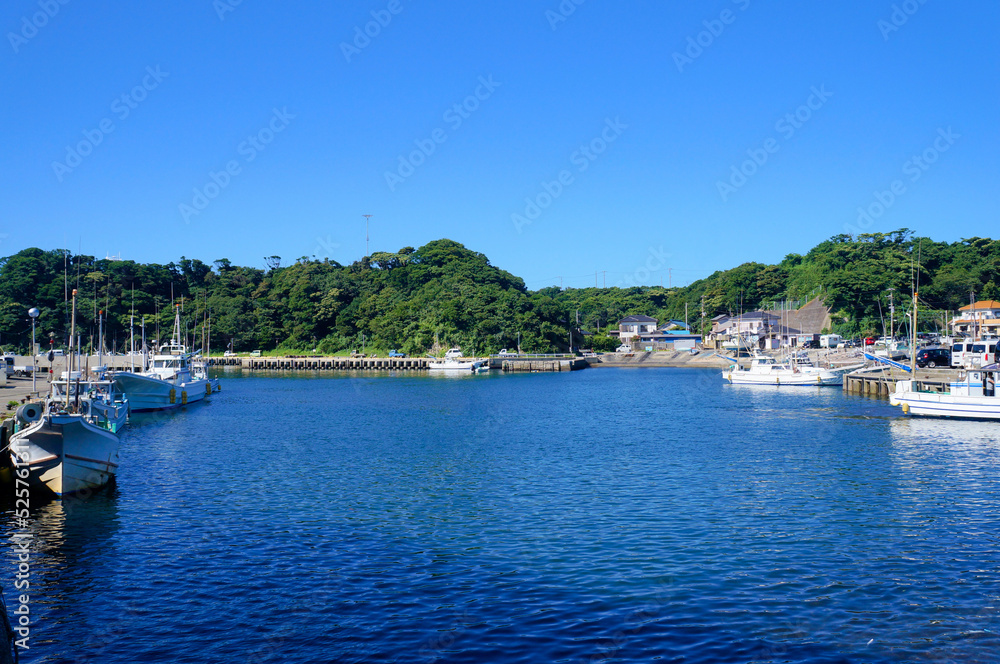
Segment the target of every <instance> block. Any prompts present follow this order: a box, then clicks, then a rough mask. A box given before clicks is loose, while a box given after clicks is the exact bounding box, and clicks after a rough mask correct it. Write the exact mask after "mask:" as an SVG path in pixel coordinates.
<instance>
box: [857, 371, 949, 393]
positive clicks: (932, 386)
mask: <svg viewBox="0 0 1000 664" xmlns="http://www.w3.org/2000/svg"><path fill="white" fill-rule="evenodd" d="M900 380H915V381H917V389H919V390H927V391H930V392H946V391H947V390H948V384H949V383H951V382H952V381H955V380H958V370H957V369H917V372H916V373H915V374H911V373H910V372H908V371H903V370H901V369H889V368H886V369H883V370H881V371H866V372H861V373H858V372H855V373H849V374H847V375H845V376H844V392H847V393H848V394H865V395H870V396H874V397H885V398H888V396H889V395H890V394H891V393H892V392H894V391H895V390H896V382H897V381H900Z"/></svg>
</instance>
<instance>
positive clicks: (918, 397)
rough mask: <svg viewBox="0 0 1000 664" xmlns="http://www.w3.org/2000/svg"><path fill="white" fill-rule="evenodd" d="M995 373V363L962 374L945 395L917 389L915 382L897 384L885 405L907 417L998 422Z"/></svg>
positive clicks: (999, 405) (997, 366)
mask: <svg viewBox="0 0 1000 664" xmlns="http://www.w3.org/2000/svg"><path fill="white" fill-rule="evenodd" d="M998 373H1000V364H996V363H994V364H989V365H986V366H984V367H980V368H978V369H970V370H967V371H963V372H961V373H959V377H958V380H957V381H952V382H951V383H949V384H948V391H946V392H935V391H931V390H926V389H921V386H920V382H919V381H917V380H901V381H898V382H897V383H896V389H895V390H894V391H893V392H892V393H891V394H890V395H889V403H891V404H892V405H893V406H899V407H901V408H902V409H903V412H904V413H906V414H908V415H919V416H927V417H955V418H961V419H981V420H1000V395H998V394H997V389H996V380H997V374H998Z"/></svg>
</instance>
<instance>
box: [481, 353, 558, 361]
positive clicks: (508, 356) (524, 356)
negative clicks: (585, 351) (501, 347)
mask: <svg viewBox="0 0 1000 664" xmlns="http://www.w3.org/2000/svg"><path fill="white" fill-rule="evenodd" d="M575 357H577V356H576V355H575V354H571V353H518V354H516V355H512V354H510V353H508V354H506V355H499V354H497V355H490V359H497V360H530V359H544V360H554V359H559V360H569V359H572V358H575Z"/></svg>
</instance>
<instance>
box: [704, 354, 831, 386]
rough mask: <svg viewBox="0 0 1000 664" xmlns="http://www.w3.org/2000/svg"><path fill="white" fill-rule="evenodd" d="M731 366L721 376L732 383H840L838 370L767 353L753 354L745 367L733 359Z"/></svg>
mask: <svg viewBox="0 0 1000 664" xmlns="http://www.w3.org/2000/svg"><path fill="white" fill-rule="evenodd" d="M726 359H729V360H730V361H731V362H733V366H731V367H729V368H728V369H726V370H725V371H723V372H722V378H723V379H724V380H727V381H729V382H730V383H732V384H734V385H842V384H843V381H844V378H843V373H842V372H840V371H833V370H830V369H823V368H822V367H815V366H811V365H803V364H798V363H795V362H778V361H777V360H775V359H774V358H773V357H769V356H767V355H759V354H758V355H754V357H753V359H752V360H751V361H750V366H749V367H748V368H747V369H741V368H740V367H739V365H738V364H737V363H736V361H735V360H733V359H732V358H726Z"/></svg>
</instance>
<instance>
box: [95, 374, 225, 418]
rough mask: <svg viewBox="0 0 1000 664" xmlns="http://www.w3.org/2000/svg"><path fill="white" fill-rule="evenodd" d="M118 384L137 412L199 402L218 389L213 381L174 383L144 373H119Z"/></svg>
mask: <svg viewBox="0 0 1000 664" xmlns="http://www.w3.org/2000/svg"><path fill="white" fill-rule="evenodd" d="M114 380H115V386H116V387H117V388H118V390H119V391H121V392H123V393H125V395H126V396H127V397H128V401H129V407H130V408H131V410H132V412H133V413H145V412H151V411H155V410H169V409H171V408H180V407H181V406H184V405H187V404H190V403H196V402H198V401H201V400H202V399H204V398H205V397H206V396H207V395H208V394H210V393H211V390H213V389H214V388H215V386H214V385H213V384H212V382H211V381H210V380H199V379H193V380H190V381H187V382H184V383H174V382H171V381H167V380H163V379H161V378H156V377H152V376H143V375H142V374H132V373H116V374H115V376H114Z"/></svg>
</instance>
